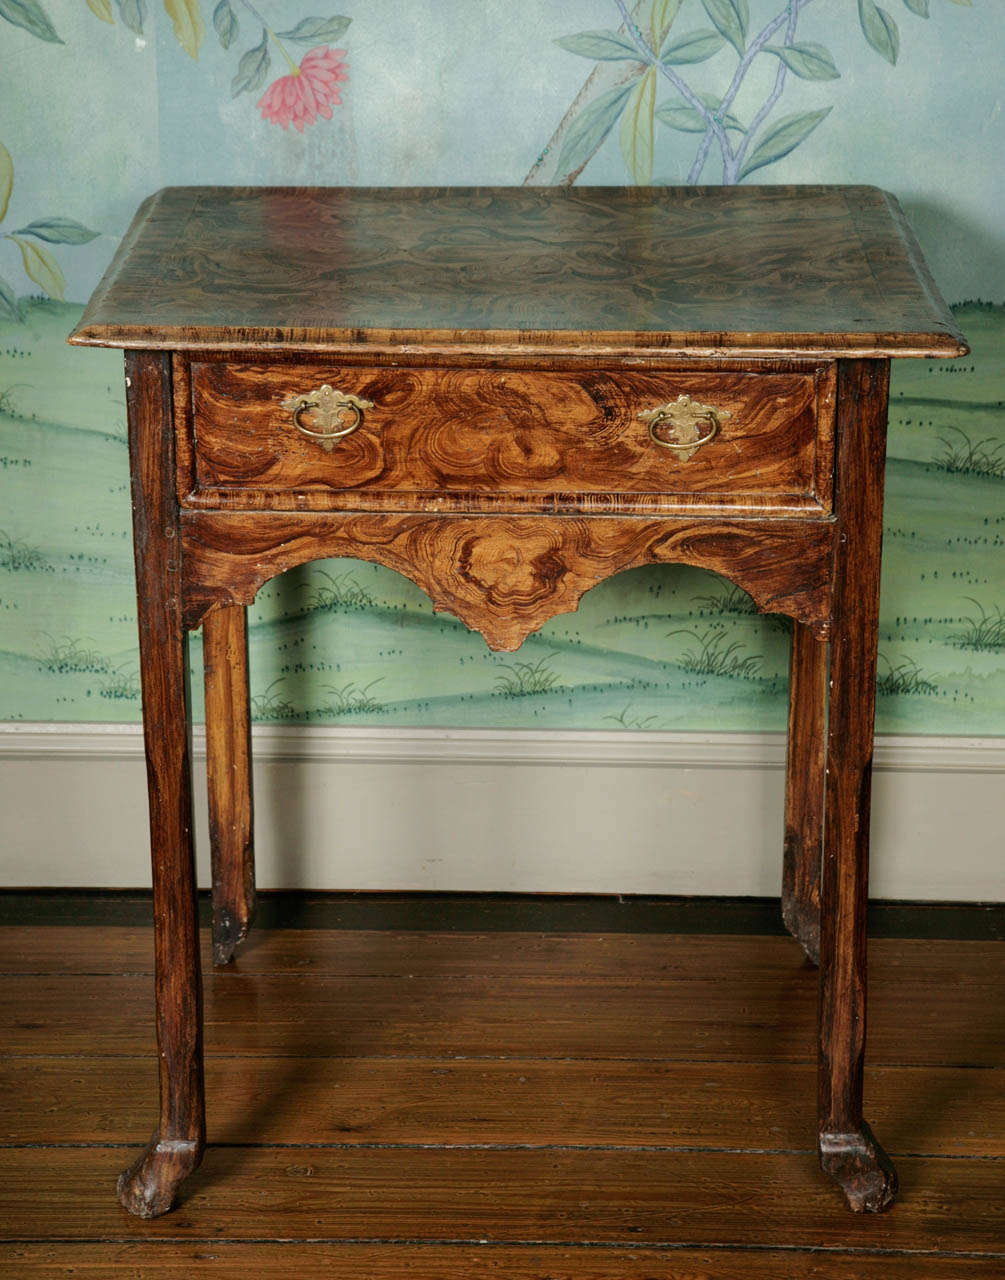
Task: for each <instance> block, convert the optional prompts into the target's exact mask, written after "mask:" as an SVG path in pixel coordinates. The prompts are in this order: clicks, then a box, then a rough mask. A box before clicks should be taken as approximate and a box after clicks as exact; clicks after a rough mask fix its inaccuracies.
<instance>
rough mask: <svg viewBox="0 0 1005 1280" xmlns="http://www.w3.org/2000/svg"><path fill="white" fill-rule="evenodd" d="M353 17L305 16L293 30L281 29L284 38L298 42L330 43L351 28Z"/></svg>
mask: <svg viewBox="0 0 1005 1280" xmlns="http://www.w3.org/2000/svg"><path fill="white" fill-rule="evenodd" d="M350 22H352V18H343V17H340V16H338V15H336V16H335V17H333V18H304V19H303V21H302V22H298V23H297V25H296V26H295V27H294V28H293V29H292V30H291V31H280V33H279V34H280V36H281V37H282V38H283V39H284V40H293V41H295V42H296V43H297V44H329V43H330V42H331V41H332V40H338V39H339V38H340V37H341V36H344V35H345V33H346V32H347V31H348V30H349V23H350Z"/></svg>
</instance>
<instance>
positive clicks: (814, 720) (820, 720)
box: [782, 622, 827, 964]
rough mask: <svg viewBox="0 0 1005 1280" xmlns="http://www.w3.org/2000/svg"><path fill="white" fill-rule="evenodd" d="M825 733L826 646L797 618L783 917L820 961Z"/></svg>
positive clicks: (811, 956)
mask: <svg viewBox="0 0 1005 1280" xmlns="http://www.w3.org/2000/svg"><path fill="white" fill-rule="evenodd" d="M826 735H827V647H826V645H824V644H821V643H820V639H819V637H818V636H817V635H815V634H814V633H813V631H812V629H811V628H809V627H806V626H803V625H802V624H801V623H798V622H797V623H796V625H795V626H794V627H793V628H792V661H791V663H790V666H789V737H788V752H787V757H786V761H785V843H784V852H783V860H782V918H783V919H784V921H785V925H786V928H787V929H788V930H789V932H790V933H791V934H792V936H793V937H794V938H796V939H797V940H798V941H799V943H800V944H801V945H802V948H803V950H804V951H805V952H806V955H807V957H808V958H809V959H810V960H812V961H813V963H814V964H817V963H818V962H819V960H820V854H821V848H822V846H823V835H824V770H825V762H826V755H827V741H826Z"/></svg>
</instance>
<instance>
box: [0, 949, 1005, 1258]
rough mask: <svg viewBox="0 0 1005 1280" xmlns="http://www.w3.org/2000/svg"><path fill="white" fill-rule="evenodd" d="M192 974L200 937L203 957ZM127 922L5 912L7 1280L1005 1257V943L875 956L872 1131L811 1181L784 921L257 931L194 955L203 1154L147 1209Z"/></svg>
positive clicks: (148, 1048) (797, 1015)
mask: <svg viewBox="0 0 1005 1280" xmlns="http://www.w3.org/2000/svg"><path fill="white" fill-rule="evenodd" d="M205 955H206V961H205V963H207V965H208V947H207V948H206V951H205ZM151 960H152V949H151V938H150V933H149V930H146V929H139V928H126V927H114V928H113V927H96V926H95V927H85V928H77V927H38V928H22V927H17V926H14V927H5V928H0V972H2V974H3V982H2V984H0V1036H2V1041H0V1053H2V1058H0V1143H2V1144H3V1146H2V1147H0V1240H2V1243H0V1274H3V1275H5V1276H6V1275H10V1276H11V1277H17V1278H18V1280H20V1277H56V1276H68V1275H73V1276H77V1277H81V1276H83V1277H90V1278H91V1280H106V1278H107V1280H113V1278H117V1277H127V1276H128V1277H137V1276H140V1277H173V1278H175V1280H182V1278H183V1277H185V1278H187V1277H191V1276H200V1277H201V1276H207V1277H214V1278H216V1277H220V1278H223V1277H228V1278H229V1277H241V1278H242V1280H245V1278H246V1277H255V1278H256V1280H279V1278H280V1277H281V1278H282V1280H290V1278H293V1280H306V1278H308V1277H315V1276H318V1277H319V1276H325V1277H330V1278H332V1280H347V1278H348V1277H350V1276H351V1277H353V1280H360V1278H363V1280H391V1278H392V1277H395V1278H397V1277H405V1276H408V1277H410V1278H413V1280H460V1278H461V1277H476V1276H477V1277H482V1276H488V1277H492V1278H494V1280H515V1278H516V1277H520V1280H545V1278H547V1280H625V1278H627V1277H631V1278H632V1280H671V1278H672V1280H697V1278H698V1277H706V1278H708V1280H713V1278H714V1280H736V1278H739V1277H744V1280H768V1278H769V1277H770V1280H789V1278H790V1277H791V1278H792V1280H797V1278H798V1280H807V1278H814V1280H838V1278H839V1277H840V1280H860V1278H861V1280H880V1277H883V1280H906V1278H907V1277H910V1278H911V1280H941V1278H942V1277H946V1278H947V1280H948V1278H950V1277H952V1278H953V1280H963V1277H966V1280H990V1278H991V1277H997V1278H998V1280H1001V1277H1002V1276H1005V1159H1003V1157H1005V1090H1003V1088H1002V1085H1003V1082H1005V1071H1003V1068H1005V947H1003V946H1002V945H1001V943H998V942H960V941H932V940H925V941H905V940H898V939H881V940H878V941H876V942H874V943H873V944H872V946H871V961H872V987H871V993H870V1020H871V1023H870V1030H869V1034H870V1051H869V1069H868V1074H867V1081H866V1097H867V1111H868V1115H869V1119H870V1120H871V1122H872V1124H873V1127H874V1128H875V1129H876V1131H877V1133H878V1134H879V1135H880V1136H881V1139H882V1141H883V1142H884V1143H885V1144H886V1146H887V1147H888V1149H889V1150H890V1151H891V1152H892V1154H893V1155H894V1156H895V1157H896V1159H897V1165H898V1168H899V1170H900V1177H901V1188H902V1190H901V1196H900V1200H899V1202H898V1204H897V1205H896V1206H895V1207H894V1209H893V1210H892V1211H891V1212H890V1213H888V1214H886V1215H883V1216H881V1217H865V1218H861V1217H855V1216H853V1215H851V1214H850V1213H848V1212H847V1211H846V1210H845V1208H844V1206H843V1203H842V1201H841V1200H840V1198H839V1196H838V1194H837V1193H836V1192H835V1191H834V1190H833V1189H832V1188H831V1187H830V1185H829V1184H828V1183H827V1182H825V1181H824V1179H823V1178H822V1176H821V1175H820V1173H819V1171H818V1169H817V1165H816V1159H815V1156H814V1154H813V1150H812V1140H813V1132H814V1116H813V1099H814V1066H813V1054H814V1049H813V1045H814V1022H815V1016H816V1015H815V1008H816V974H815V971H814V970H812V969H811V968H810V967H809V966H808V965H806V964H804V963H803V962H802V960H801V953H800V952H799V949H798V948H797V946H796V945H795V943H793V942H791V941H790V940H789V939H786V938H778V937H760V936H756V937H755V936H748V937H744V936H728V935H727V936H718V937H707V936H681V935H675V936H661V935H659V934H651V933H650V934H607V935H604V934H596V933H592V934H587V933H578V934H554V933H552V934H542V933H481V934H478V933H433V932H412V931H410V932H387V931H380V930H373V931H365V930H344V929H333V930H318V929H311V930H302V931H298V930H275V931H260V932H259V933H257V934H256V935H254V937H253V939H252V941H251V942H250V944H249V945H248V946H247V948H246V949H245V951H244V952H243V954H242V955H241V957H240V959H239V961H238V962H237V964H236V965H234V966H233V967H232V968H231V969H229V970H227V971H223V972H215V973H214V972H212V971H210V970H208V969H207V972H208V975H209V976H208V977H207V982H206V1017H207V1045H206V1050H207V1087H208V1098H209V1125H210V1139H211V1143H212V1145H211V1147H210V1149H209V1151H208V1153H207V1156H206V1159H205V1162H204V1164H203V1166H202V1168H201V1170H200V1171H199V1172H198V1173H197V1174H196V1175H195V1176H194V1177H192V1178H191V1179H190V1180H189V1182H188V1184H187V1189H186V1194H185V1198H184V1201H183V1203H182V1204H181V1205H180V1206H179V1207H178V1209H177V1210H176V1211H175V1212H174V1213H172V1214H169V1215H168V1216H167V1217H164V1218H160V1219H158V1220H157V1221H154V1222H140V1221H138V1220H136V1219H134V1218H130V1217H128V1216H127V1215H126V1214H125V1213H124V1212H123V1211H122V1210H121V1209H120V1208H119V1206H118V1204H117V1203H116V1201H115V1198H114V1194H113V1183H114V1179H115V1176H116V1173H117V1172H118V1170H119V1169H120V1168H122V1167H123V1166H125V1165H126V1164H127V1163H128V1162H129V1160H130V1159H131V1158H132V1149H133V1148H134V1147H135V1146H137V1145H139V1144H141V1143H142V1142H143V1141H144V1140H145V1139H146V1138H147V1137H148V1136H149V1133H150V1130H151V1128H152V1122H153V1118H154V1108H155V1056H154V1055H155V1047H154V1041H153V1022H152V984H151Z"/></svg>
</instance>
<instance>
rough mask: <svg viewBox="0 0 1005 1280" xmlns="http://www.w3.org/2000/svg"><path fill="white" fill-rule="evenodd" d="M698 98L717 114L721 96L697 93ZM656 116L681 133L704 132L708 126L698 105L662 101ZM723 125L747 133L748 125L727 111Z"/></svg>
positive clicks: (725, 127)
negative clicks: (674, 104)
mask: <svg viewBox="0 0 1005 1280" xmlns="http://www.w3.org/2000/svg"><path fill="white" fill-rule="evenodd" d="M695 97H696V98H699V99H700V100H701V102H702V103H703V104H704V106H706V107H707V108H708V110H709V111H710V112H711V113H712V114H713V115H715V113H716V112H717V111H718V110H719V107H720V106H721V105H722V103H721V101H720V99H719V98H716V97H715V96H714V95H713V94H711V93H696V94H695ZM656 118H657V119H658V120H660V121H661V122H662V123H663V124H668V125H669V126H670V128H671V129H677V130H678V131H679V132H680V133H704V132H705V130H706V129H707V128H708V123H707V121H706V119H705V117H704V116H703V115H702V114H701V112H700V111H699V110H698V109H697V107H688V106H684V107H678V106H673V105H671V104H670V103H669V102H664V103H662V105H661V106H659V107H657V108H656ZM722 127H723V128H724V129H735V130H738V131H739V132H740V133H746V131H747V130H746V126H745V125H744V124H743V123H742V121H740V120H738V119H737V118H736V116H734V115H732V114H730V113H728V112H727V114H726V115H725V116H724V117H722Z"/></svg>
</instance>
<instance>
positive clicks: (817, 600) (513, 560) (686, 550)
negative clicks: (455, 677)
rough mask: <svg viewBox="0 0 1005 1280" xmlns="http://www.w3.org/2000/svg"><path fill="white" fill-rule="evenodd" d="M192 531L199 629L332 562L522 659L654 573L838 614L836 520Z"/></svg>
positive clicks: (348, 520) (779, 607) (823, 620)
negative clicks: (378, 567)
mask: <svg viewBox="0 0 1005 1280" xmlns="http://www.w3.org/2000/svg"><path fill="white" fill-rule="evenodd" d="M182 530H183V532H182V538H183V544H184V561H185V575H186V588H185V599H186V622H187V625H189V626H192V627H194V626H197V625H198V624H199V623H200V622H201V621H202V619H203V618H204V617H206V616H207V615H208V612H209V611H210V610H211V609H213V608H214V607H218V606H219V605H221V604H222V605H232V604H233V603H235V602H239V603H250V602H251V601H252V600H253V599H254V598H255V595H256V593H257V591H258V589H259V587H260V586H261V585H262V584H263V583H264V582H266V581H267V580H268V579H269V578H271V577H273V576H274V575H275V574H277V573H281V572H282V571H283V570H285V569H291V568H293V567H294V566H296V565H298V564H303V563H304V562H305V561H308V560H312V559H327V558H329V557H335V556H353V557H355V558H357V559H361V560H372V561H374V562H376V563H378V564H382V565H385V566H387V567H388V568H389V569H394V570H396V571H397V572H399V573H403V574H404V575H405V576H406V577H409V578H411V579H412V580H413V581H414V582H416V583H417V584H418V585H419V586H420V587H421V588H422V589H423V591H425V592H426V593H427V595H429V596H430V598H431V599H432V601H433V604H434V605H435V606H436V608H437V609H440V610H445V611H447V612H448V613H452V614H454V615H455V616H456V617H458V618H460V619H461V621H462V622H463V623H465V625H466V626H468V627H470V628H471V629H472V630H474V631H480V632H481V634H482V635H483V636H484V637H485V640H486V642H487V643H488V645H489V647H490V648H491V649H497V650H499V649H502V650H512V649H517V648H519V646H520V645H521V644H522V643H523V641H524V640H525V639H526V638H527V636H528V635H530V634H531V632H533V631H537V630H538V629H539V628H540V627H542V626H543V625H544V623H545V622H547V621H548V620H549V619H550V618H553V617H555V616H556V615H557V614H560V613H572V612H573V611H574V610H575V609H576V607H577V606H578V604H579V601H580V599H581V598H582V596H583V593H584V592H586V591H588V590H589V589H590V587H593V586H596V584H597V583H598V582H601V581H603V579H605V578H608V577H610V576H611V575H612V574H614V573H618V572H620V571H621V570H624V569H631V568H635V567H636V566H638V565H643V564H659V563H684V564H690V565H696V566H698V567H699V568H704V569H712V570H714V571H715V572H717V573H723V574H725V575H726V576H727V577H729V578H730V579H732V581H734V582H736V583H738V585H739V586H741V587H742V588H743V589H744V590H745V591H747V592H748V593H749V594H750V595H751V596H752V597H753V598H754V600H755V602H756V603H757V605H758V607H759V608H761V609H764V610H767V611H770V612H775V613H787V614H790V615H791V616H794V617H796V618H798V619H799V620H800V621H802V622H805V623H807V624H809V625H811V626H813V627H814V628H816V629H817V631H818V632H819V633H821V634H825V633H826V628H827V625H828V619H829V616H830V565H831V559H832V554H833V535H834V526H833V525H832V524H831V523H829V522H825V521H813V522H811V521H808V520H807V521H788V522H786V521H781V520H755V519H746V520H734V521H727V520H703V521H697V520H694V519H690V520H684V519H680V518H678V519H667V518H664V519H659V520H656V519H649V520H639V519H630V518H627V517H625V518H617V517H599V518H592V519H591V518H585V517H584V518H577V517H572V516H551V517H547V516H477V515H476V516H430V515H346V516H320V515H311V516H306V515H283V514H281V513H278V512H256V513H243V512H204V511H198V512H196V511H186V512H183V513H182Z"/></svg>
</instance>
